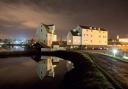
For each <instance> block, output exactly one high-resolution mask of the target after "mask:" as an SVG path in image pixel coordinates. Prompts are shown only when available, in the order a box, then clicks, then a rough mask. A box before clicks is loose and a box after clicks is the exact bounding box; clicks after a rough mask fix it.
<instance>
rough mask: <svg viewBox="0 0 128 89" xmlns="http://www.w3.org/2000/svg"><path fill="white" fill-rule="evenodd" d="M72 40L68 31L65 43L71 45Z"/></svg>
mask: <svg viewBox="0 0 128 89" xmlns="http://www.w3.org/2000/svg"><path fill="white" fill-rule="evenodd" d="M72 40H73V37H72V34H71V32H68V35H67V45H72Z"/></svg>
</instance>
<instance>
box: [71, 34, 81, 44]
mask: <svg viewBox="0 0 128 89" xmlns="http://www.w3.org/2000/svg"><path fill="white" fill-rule="evenodd" d="M80 44H81V36H73V40H72V45H80Z"/></svg>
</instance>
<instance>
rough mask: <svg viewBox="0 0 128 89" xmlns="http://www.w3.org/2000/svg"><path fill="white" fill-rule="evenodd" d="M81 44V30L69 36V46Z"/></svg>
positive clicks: (70, 33)
mask: <svg viewBox="0 0 128 89" xmlns="http://www.w3.org/2000/svg"><path fill="white" fill-rule="evenodd" d="M80 44H81V33H80V32H79V30H76V29H73V30H71V31H70V32H69V33H68V35H67V45H70V46H79V45H80Z"/></svg>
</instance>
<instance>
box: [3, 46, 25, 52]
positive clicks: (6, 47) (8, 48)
mask: <svg viewBox="0 0 128 89" xmlns="http://www.w3.org/2000/svg"><path fill="white" fill-rule="evenodd" d="M24 50H25V46H5V47H0V52H1V51H24Z"/></svg>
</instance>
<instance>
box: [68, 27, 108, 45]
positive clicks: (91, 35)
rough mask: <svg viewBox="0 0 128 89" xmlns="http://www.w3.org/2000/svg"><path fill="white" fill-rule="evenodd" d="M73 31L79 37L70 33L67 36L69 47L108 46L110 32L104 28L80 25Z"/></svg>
mask: <svg viewBox="0 0 128 89" xmlns="http://www.w3.org/2000/svg"><path fill="white" fill-rule="evenodd" d="M73 31H76V32H77V33H78V34H79V36H78V35H77V36H76V37H75V35H73V34H72V33H71V31H70V32H69V33H68V35H67V45H76V44H77V45H83V46H86V45H94V46H95V45H97V46H98V45H99V46H101V45H108V31H106V30H105V29H103V28H96V27H91V26H81V25H79V26H77V27H76V28H75V29H74V30H73ZM73 37H74V39H73Z"/></svg>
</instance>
